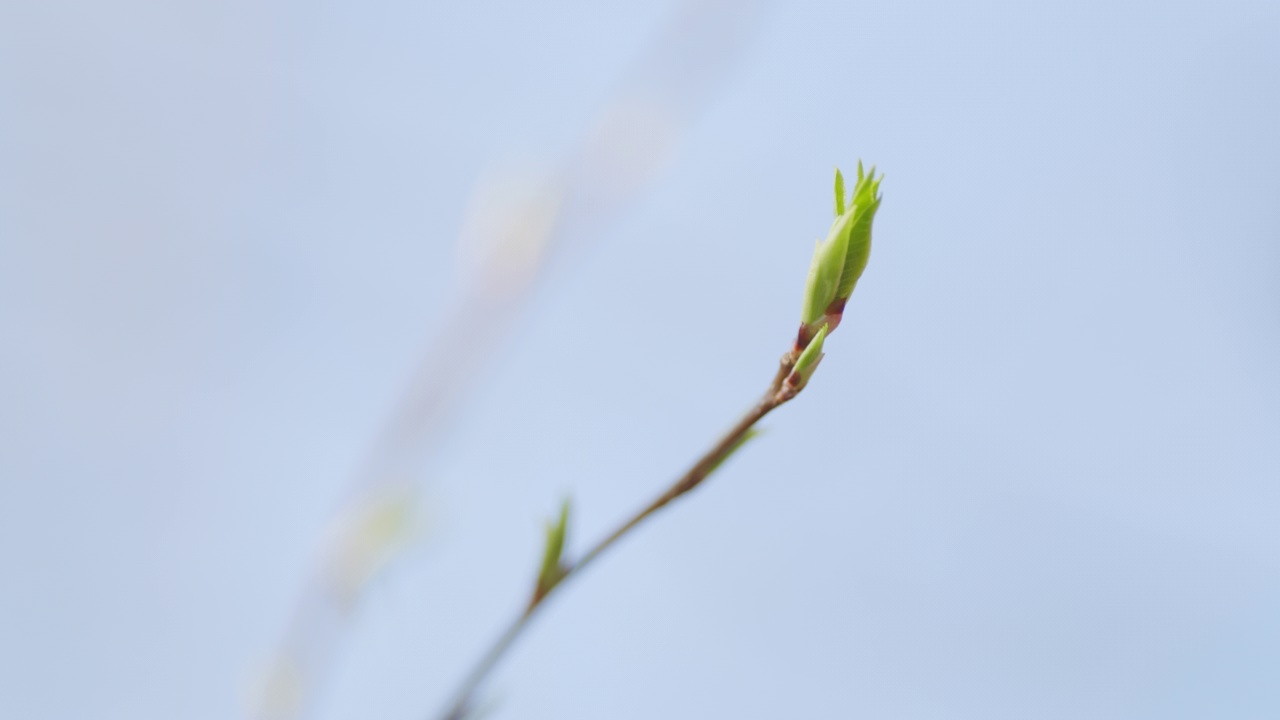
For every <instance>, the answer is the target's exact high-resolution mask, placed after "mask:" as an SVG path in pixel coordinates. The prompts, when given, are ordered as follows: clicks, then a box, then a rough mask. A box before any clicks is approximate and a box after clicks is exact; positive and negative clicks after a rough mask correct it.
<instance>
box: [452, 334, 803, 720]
mask: <svg viewBox="0 0 1280 720" xmlns="http://www.w3.org/2000/svg"><path fill="white" fill-rule="evenodd" d="M795 357H796V355H795V353H794V352H788V353H787V354H786V355H783V356H782V361H781V362H780V363H779V366H778V372H777V374H776V375H775V376H774V378H773V382H771V383H770V384H769V389H768V390H767V391H766V392H765V394H764V396H763V397H761V398H760V400H759V401H758V402H757V403H756V404H755V405H754V406H753V407H752V408H751V409H750V410H748V411H747V412H746V414H744V415H743V416H742V418H741V419H739V420H738V422H737V423H736V424H734V426H733V427H732V428H731V429H730V430H729V431H728V432H726V433H725V434H724V436H723V437H721V438H720V440H719V441H717V442H716V444H715V445H713V446H712V447H711V449H709V450H707V452H706V453H705V454H704V455H703V456H702V457H701V458H699V459H698V461H697V462H695V463H694V464H693V466H692V467H690V468H689V470H688V471H686V472H685V473H684V475H681V476H680V477H679V478H678V479H677V480H676V481H675V482H674V483H672V484H671V486H670V487H669V488H667V490H666V492H663V493H662V494H661V495H659V496H658V497H657V498H655V499H654V500H653V502H651V503H649V504H648V505H646V506H645V507H644V508H643V509H642V510H640V511H639V512H637V513H636V514H635V515H633V516H631V518H630V519H628V520H627V521H626V522H624V523H622V525H620V526H619V527H618V529H616V530H614V531H613V532H611V533H609V534H608V535H606V536H605V537H604V539H602V540H600V541H599V542H598V543H596V544H595V545H594V546H593V547H592V548H591V549H590V550H588V551H587V552H585V553H583V555H582V557H580V558H578V560H577V562H575V563H574V564H573V565H571V566H569V568H568V569H566V570H565V573H564V575H563V576H562V577H561V579H560V581H559V582H558V583H556V584H555V585H553V586H551V587H550V588H549V589H547V590H546V591H545V592H535V593H534V595H533V596H532V598H530V601H529V604H528V605H527V606H526V607H525V609H524V612H522V613H521V614H520V615H519V616H517V617H516V618H515V620H513V621H512V623H511V624H510V625H509V626H508V627H507V629H506V630H505V631H504V632H503V633H502V635H501V636H500V637H499V638H498V640H497V642H495V643H494V644H493V647H491V648H489V651H488V652H487V653H485V655H484V657H482V658H481V659H480V662H479V663H477V664H476V666H475V667H474V668H473V669H472V670H471V672H470V673H469V674H468V675H467V677H466V679H465V680H464V681H463V682H462V685H461V686H459V688H458V690H457V692H456V693H455V695H454V699H453V701H452V703H451V704H450V705H449V709H448V710H446V711H445V712H444V713H443V714H442V715H441V716H440V718H441V720H463V718H464V717H466V714H467V711H468V709H469V708H470V706H471V702H472V699H473V696H474V695H475V693H476V691H477V690H478V689H479V688H480V685H481V684H482V683H483V682H484V680H485V678H487V677H488V675H489V673H490V672H492V671H493V669H494V667H496V666H497V664H498V663H499V661H501V660H502V658H503V656H505V655H506V653H507V651H508V650H509V649H510V648H511V646H512V645H513V644H514V643H515V641H516V640H517V639H518V638H519V637H520V635H521V633H522V632H523V631H524V629H525V628H526V627H527V626H528V625H529V622H530V621H531V620H532V619H533V616H534V614H535V613H536V612H537V610H538V608H540V607H542V606H543V605H545V604H546V601H547V598H549V597H550V596H551V595H552V594H553V593H554V592H555V591H556V590H558V589H559V588H561V587H562V586H563V585H564V584H565V581H567V580H568V579H569V578H571V577H573V576H575V575H577V574H578V573H579V572H581V571H582V570H583V569H584V568H585V567H586V566H587V565H589V564H590V563H591V562H592V561H594V560H595V559H596V558H598V557H600V555H601V554H603V553H604V551H605V550H608V549H609V548H610V547H612V546H613V544H614V543H615V542H617V541H618V540H620V539H621V538H622V537H623V536H625V535H626V534H627V533H629V532H631V531H632V530H634V529H635V528H636V526H637V525H639V524H640V523H642V522H644V521H645V519H646V518H648V517H649V516H650V515H653V514H654V513H656V512H658V511H659V510H661V509H662V508H664V507H666V506H667V505H668V504H669V503H670V502H671V501H673V500H675V499H676V498H678V497H680V496H681V495H684V494H685V493H687V492H689V491H690V490H693V489H694V488H696V487H698V485H700V484H702V481H704V480H706V479H707V477H709V476H710V475H711V473H712V472H713V471H714V470H715V469H716V467H717V466H718V465H719V464H720V463H721V461H723V460H724V459H725V457H726V456H727V455H728V454H729V453H731V452H733V450H734V449H735V448H736V447H737V446H738V444H739V443H741V442H742V440H743V438H744V437H746V435H747V433H748V432H749V431H750V430H751V428H752V427H754V426H755V424H756V423H758V422H760V420H761V419H762V418H764V416H765V415H768V414H769V413H770V412H772V411H773V410H775V409H777V408H778V407H779V406H780V405H783V404H784V403H786V402H787V401H789V400H791V399H792V398H793V397H795V396H796V393H797V392H798V391H797V390H796V389H794V388H791V387H788V386H787V385H786V380H787V377H788V376H789V375H790V374H791V370H792V367H793V366H794V365H795Z"/></svg>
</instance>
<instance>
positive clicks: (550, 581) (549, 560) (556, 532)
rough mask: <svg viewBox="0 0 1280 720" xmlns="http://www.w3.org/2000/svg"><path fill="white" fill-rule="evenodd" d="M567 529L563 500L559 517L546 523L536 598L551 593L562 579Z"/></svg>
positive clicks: (566, 514) (567, 523) (565, 509)
mask: <svg viewBox="0 0 1280 720" xmlns="http://www.w3.org/2000/svg"><path fill="white" fill-rule="evenodd" d="M568 527H569V500H568V499H565V501H564V503H563V504H561V506H560V516H559V518H557V519H556V521H555V522H548V523H547V529H546V545H545V546H544V548H543V551H542V567H541V568H540V569H539V570H538V587H537V589H536V591H535V594H536V596H537V597H542V596H543V595H546V594H547V593H549V592H551V589H552V588H554V587H555V586H556V585H557V584H558V583H559V582H560V579H561V578H563V577H564V572H565V569H564V563H563V562H562V560H561V556H562V555H563V554H564V540H565V535H566V533H567V531H568Z"/></svg>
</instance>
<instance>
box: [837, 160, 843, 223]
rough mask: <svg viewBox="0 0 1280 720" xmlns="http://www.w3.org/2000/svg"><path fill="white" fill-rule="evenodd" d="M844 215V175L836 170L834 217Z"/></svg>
mask: <svg viewBox="0 0 1280 720" xmlns="http://www.w3.org/2000/svg"><path fill="white" fill-rule="evenodd" d="M843 214H844V175H841V174H840V168H836V217H840V216H841V215H843Z"/></svg>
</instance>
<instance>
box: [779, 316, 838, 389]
mask: <svg viewBox="0 0 1280 720" xmlns="http://www.w3.org/2000/svg"><path fill="white" fill-rule="evenodd" d="M828 327H829V326H828V325H823V326H822V327H821V328H820V329H819V330H818V334H817V335H814V336H813V340H811V341H810V342H809V344H808V345H807V346H805V349H804V352H802V353H800V357H798V358H796V364H795V366H794V367H793V368H791V374H790V375H788V376H787V387H789V388H790V389H791V390H792V391H793V392H799V391H800V390H802V389H804V386H805V385H807V384H808V383H809V378H811V377H813V372H814V371H815V370H817V369H818V363H820V362H822V358H823V357H824V356H823V354H822V344H823V343H824V342H826V340H827V331H828Z"/></svg>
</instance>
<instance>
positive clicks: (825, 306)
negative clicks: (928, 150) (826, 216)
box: [796, 162, 884, 349]
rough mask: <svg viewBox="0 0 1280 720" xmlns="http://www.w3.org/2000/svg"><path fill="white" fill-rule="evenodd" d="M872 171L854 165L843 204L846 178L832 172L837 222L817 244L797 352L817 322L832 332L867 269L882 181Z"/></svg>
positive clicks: (810, 266) (811, 335) (804, 344)
mask: <svg viewBox="0 0 1280 720" xmlns="http://www.w3.org/2000/svg"><path fill="white" fill-rule="evenodd" d="M883 179H884V176H880V177H879V178H877V177H876V171H875V168H872V169H871V172H870V173H864V172H863V170H862V163H861V162H859V163H858V181H857V183H856V184H855V185H854V187H853V194H852V196H851V197H850V199H849V201H848V202H847V203H846V202H845V199H844V175H843V174H841V172H840V170H839V169H837V170H836V180H835V196H836V202H835V210H836V219H835V221H834V222H832V223H831V229H830V230H829V231H828V232H827V239H826V240H820V241H818V244H817V247H815V248H814V251H813V261H812V262H811V263H810V264H809V278H808V281H807V282H806V284H805V292H804V306H803V307H802V308H801V312H800V324H801V331H800V338H799V339H798V340H797V343H796V345H797V349H801V348H803V347H805V346H806V345H807V344H808V342H809V338H812V337H813V334H814V332H815V331H816V330H817V328H818V326H819V324H820V323H825V324H827V325H830V330H835V329H836V326H838V325H839V324H840V319H841V317H842V316H843V314H844V305H845V302H846V301H848V299H849V296H850V295H852V294H853V289H854V287H855V286H856V285H857V283H858V278H860V277H862V271H863V270H864V269H866V267H867V259H868V258H869V257H870V255H871V225H872V222H873V221H874V220H875V216H876V211H877V210H879V209H880V181H881V180H883Z"/></svg>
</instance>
